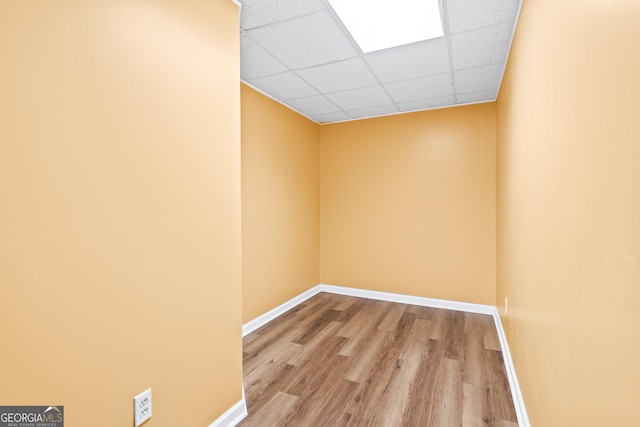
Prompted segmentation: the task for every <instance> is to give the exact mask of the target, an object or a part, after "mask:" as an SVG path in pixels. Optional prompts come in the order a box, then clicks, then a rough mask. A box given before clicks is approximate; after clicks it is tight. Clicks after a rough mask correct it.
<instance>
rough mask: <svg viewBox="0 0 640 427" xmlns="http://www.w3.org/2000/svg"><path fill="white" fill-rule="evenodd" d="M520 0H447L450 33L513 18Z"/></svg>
mask: <svg viewBox="0 0 640 427" xmlns="http://www.w3.org/2000/svg"><path fill="white" fill-rule="evenodd" d="M519 3H520V0H483V1H479V0H447V2H446V7H447V13H446V16H447V18H448V19H447V22H448V24H449V32H450V33H459V32H461V31H468V30H473V29H476V28H480V27H486V26H489V25H493V24H498V23H501V22H507V21H511V22H513V20H514V19H515V16H516V14H517V12H518V4H519Z"/></svg>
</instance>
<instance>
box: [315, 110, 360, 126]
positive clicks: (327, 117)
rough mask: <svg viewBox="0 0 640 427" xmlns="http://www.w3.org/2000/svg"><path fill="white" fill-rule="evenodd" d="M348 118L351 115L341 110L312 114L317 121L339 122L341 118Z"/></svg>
mask: <svg viewBox="0 0 640 427" xmlns="http://www.w3.org/2000/svg"><path fill="white" fill-rule="evenodd" d="M350 118H351V116H349V115H348V114H347V113H345V112H342V111H341V112H338V113H328V114H316V115H315V116H313V119H314V120H315V121H317V122H318V123H330V122H339V121H342V120H348V119H350Z"/></svg>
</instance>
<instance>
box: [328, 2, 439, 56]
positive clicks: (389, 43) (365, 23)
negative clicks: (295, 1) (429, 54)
mask: <svg viewBox="0 0 640 427" xmlns="http://www.w3.org/2000/svg"><path fill="white" fill-rule="evenodd" d="M327 1H328V2H329V4H331V7H332V8H333V10H334V11H335V12H336V14H337V15H338V17H339V18H340V20H341V21H342V23H343V24H344V26H345V27H346V28H347V30H348V31H349V33H351V36H352V37H353V39H354V40H355V41H356V43H358V45H359V46H360V49H362V51H363V52H364V53H367V52H373V51H375V50H381V49H387V48H390V47H395V46H402V45H405V44H409V43H414V42H418V41H422V40H428V39H432V38H436V37H442V36H443V35H444V32H443V30H442V18H441V16H440V5H439V0H327Z"/></svg>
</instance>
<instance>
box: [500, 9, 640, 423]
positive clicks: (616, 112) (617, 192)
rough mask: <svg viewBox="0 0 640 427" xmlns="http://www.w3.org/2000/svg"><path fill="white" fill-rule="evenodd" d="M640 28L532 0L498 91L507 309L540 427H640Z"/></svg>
mask: <svg viewBox="0 0 640 427" xmlns="http://www.w3.org/2000/svg"><path fill="white" fill-rule="evenodd" d="M639 22H640V2H638V1H637V0H618V1H583V0H563V1H557V0H534V1H525V2H524V7H523V10H522V15H521V20H520V23H519V25H518V31H517V35H516V39H515V43H514V46H513V49H512V55H511V58H510V63H509V67H508V77H507V79H506V81H505V83H504V84H503V87H502V90H501V93H500V97H499V101H498V162H497V165H498V167H497V170H498V192H497V193H498V197H497V198H498V205H497V206H498V293H497V301H498V303H499V304H501V305H503V301H504V298H505V297H508V298H509V312H508V315H507V316H505V318H504V319H505V321H506V323H508V337H509V344H510V347H511V351H512V353H513V356H514V360H515V365H516V369H517V373H518V376H519V380H520V385H521V387H522V391H523V394H524V398H525V402H526V404H527V409H528V411H529V415H530V418H531V423H532V425H534V426H545V427H556V426H558V427H559V426H576V427H578V426H579V427H586V426H638V425H640V364H639V362H638V361H640V328H639V326H640V310H639V308H638V306H639V304H640V270H639V266H638V263H639V262H640V127H639V125H638V120H639V118H640V83H639V81H640V80H638V76H640V43H638V41H640V25H638V23H639ZM502 313H503V314H504V307H502Z"/></svg>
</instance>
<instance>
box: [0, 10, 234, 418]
mask: <svg viewBox="0 0 640 427" xmlns="http://www.w3.org/2000/svg"><path fill="white" fill-rule="evenodd" d="M238 42H239V41H238V8H237V6H235V5H234V4H233V3H232V2H230V1H211V2H202V1H196V0H194V1H187V0H180V1H160V0H136V1H119V2H115V1H111V0H92V1H83V0H58V1H55V2H48V1H44V2H43V1H39V2H35V1H2V2H1V3H0V57H1V58H2V66H1V67H0V93H1V94H2V96H0V117H1V119H0V120H1V121H2V124H1V125H0V340H1V344H0V384H1V385H0V403H2V404H3V405H9V404H21V405H51V404H53V405H64V406H65V413H66V419H67V423H66V424H68V425H69V426H88V425H91V426H104V427H113V426H130V425H132V424H133V409H132V407H133V400H132V399H133V396H134V395H136V394H138V393H140V392H142V391H143V390H145V389H146V388H147V387H152V388H153V400H154V402H153V403H154V406H153V414H154V415H153V418H152V419H151V421H150V422H149V423H148V425H149V426H167V427H175V426H204V425H208V424H209V423H210V422H212V421H213V420H214V419H215V418H217V417H218V416H219V415H220V414H221V413H222V412H223V411H224V410H226V409H227V408H229V407H230V406H231V405H232V404H234V403H235V402H237V401H238V400H239V399H240V397H241V339H240V326H241V237H240V105H239V101H240V94H239V88H238V84H237V82H238V75H239V69H238V63H239V58H238ZM145 425H146V424H145Z"/></svg>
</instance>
